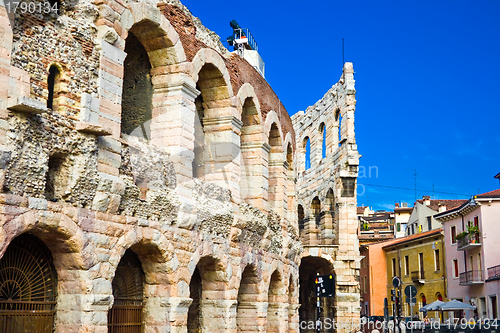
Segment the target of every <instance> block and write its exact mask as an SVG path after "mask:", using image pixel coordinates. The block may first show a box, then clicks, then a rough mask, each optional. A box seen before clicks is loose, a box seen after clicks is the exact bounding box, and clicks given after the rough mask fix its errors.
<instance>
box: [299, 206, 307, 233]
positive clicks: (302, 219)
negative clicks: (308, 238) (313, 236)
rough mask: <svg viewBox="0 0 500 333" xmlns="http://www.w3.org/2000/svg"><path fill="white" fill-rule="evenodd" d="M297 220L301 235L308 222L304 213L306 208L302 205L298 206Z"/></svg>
mask: <svg viewBox="0 0 500 333" xmlns="http://www.w3.org/2000/svg"><path fill="white" fill-rule="evenodd" d="M297 220H298V224H299V233H300V232H302V230H304V226H305V222H306V217H305V212H304V206H302V205H301V204H299V205H297Z"/></svg>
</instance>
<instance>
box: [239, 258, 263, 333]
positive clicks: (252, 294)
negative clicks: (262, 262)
mask: <svg viewBox="0 0 500 333" xmlns="http://www.w3.org/2000/svg"><path fill="white" fill-rule="evenodd" d="M259 294H260V292H259V278H258V276H257V271H256V269H255V267H253V266H252V265H248V266H246V267H245V270H244V271H243V274H242V275H241V282H240V288H239V289H238V303H237V308H236V329H237V332H257V331H258V328H259V323H258V321H257V318H258V310H259V309H258V303H259Z"/></svg>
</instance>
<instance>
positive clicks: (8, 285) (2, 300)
mask: <svg viewBox="0 0 500 333" xmlns="http://www.w3.org/2000/svg"><path fill="white" fill-rule="evenodd" d="M56 290H57V278H56V272H55V269H54V267H53V265H52V257H51V255H50V251H49V250H48V249H47V247H46V246H45V245H44V244H43V243H42V242H41V241H40V240H39V239H38V238H36V237H34V236H32V235H29V234H23V235H21V236H19V237H17V238H15V239H14V240H13V241H12V242H11V243H10V244H9V247H8V248H7V250H6V251H5V254H4V256H3V257H2V258H1V259H0V332H2V333H49V332H52V331H53V329H54V314H55V306H56V302H55V300H56Z"/></svg>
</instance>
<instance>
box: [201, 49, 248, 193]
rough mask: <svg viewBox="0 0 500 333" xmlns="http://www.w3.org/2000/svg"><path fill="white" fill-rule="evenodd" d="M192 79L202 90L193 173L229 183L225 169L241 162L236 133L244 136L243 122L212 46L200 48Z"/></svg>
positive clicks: (225, 69)
mask: <svg viewBox="0 0 500 333" xmlns="http://www.w3.org/2000/svg"><path fill="white" fill-rule="evenodd" d="M192 78H193V80H194V82H196V89H197V90H199V91H200V92H201V93H200V94H199V95H198V97H197V98H196V100H195V106H196V114H195V124H194V136H195V146H194V160H193V176H194V177H196V178H200V179H204V180H207V181H210V180H213V181H214V182H220V179H221V178H222V179H224V181H222V182H223V183H224V184H228V182H229V179H228V175H226V172H225V168H226V166H227V165H228V164H238V163H236V160H237V156H238V154H239V150H240V146H239V142H236V141H234V140H233V134H237V135H240V130H241V125H242V123H241V121H240V120H239V119H238V117H239V115H238V114H237V113H238V112H237V110H236V109H235V105H233V100H232V97H233V90H232V86H231V81H230V77H229V72H228V70H227V68H226V65H225V62H224V60H223V58H222V56H221V55H220V54H219V53H217V52H216V51H214V50H212V49H208V48H205V49H201V50H199V51H198V53H197V54H196V56H195V57H194V59H193V61H192ZM235 118H236V119H235ZM216 151H217V153H216ZM221 174H222V176H220V175H221ZM218 175H219V176H218ZM221 185H222V184H221ZM238 192H239V191H238ZM235 194H236V193H235Z"/></svg>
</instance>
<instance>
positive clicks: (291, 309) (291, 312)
mask: <svg viewBox="0 0 500 333" xmlns="http://www.w3.org/2000/svg"><path fill="white" fill-rule="evenodd" d="M295 297H296V296H295V283H294V282H293V277H292V276H291V275H290V281H289V282H288V332H297V328H296V326H295V322H294V317H295V307H296V302H295Z"/></svg>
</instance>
